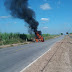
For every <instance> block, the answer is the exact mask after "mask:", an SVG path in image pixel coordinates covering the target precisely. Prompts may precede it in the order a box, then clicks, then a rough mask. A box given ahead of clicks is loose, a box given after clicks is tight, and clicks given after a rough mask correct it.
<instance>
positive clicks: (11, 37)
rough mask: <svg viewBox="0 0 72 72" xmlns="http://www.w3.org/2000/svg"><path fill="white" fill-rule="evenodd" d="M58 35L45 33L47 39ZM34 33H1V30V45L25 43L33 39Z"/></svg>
mask: <svg viewBox="0 0 72 72" xmlns="http://www.w3.org/2000/svg"><path fill="white" fill-rule="evenodd" d="M56 36H58V35H50V34H43V37H44V39H45V40H47V39H51V38H54V37H56ZM34 37H35V36H34V35H30V34H20V33H1V32H0V45H7V44H16V43H23V42H25V41H26V40H28V41H31V39H32V38H34Z"/></svg>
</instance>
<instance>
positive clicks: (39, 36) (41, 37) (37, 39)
mask: <svg viewBox="0 0 72 72" xmlns="http://www.w3.org/2000/svg"><path fill="white" fill-rule="evenodd" d="M36 35H37V37H38V38H36V37H35V40H36V42H44V38H43V36H41V35H39V33H38V32H36Z"/></svg>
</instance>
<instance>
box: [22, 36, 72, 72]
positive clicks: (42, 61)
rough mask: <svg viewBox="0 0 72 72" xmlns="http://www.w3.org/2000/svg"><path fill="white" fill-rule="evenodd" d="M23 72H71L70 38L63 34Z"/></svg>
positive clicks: (71, 50) (71, 43)
mask: <svg viewBox="0 0 72 72" xmlns="http://www.w3.org/2000/svg"><path fill="white" fill-rule="evenodd" d="M23 72H72V38H71V37H70V36H65V38H64V39H63V40H61V41H60V42H57V43H56V44H54V45H53V46H52V47H51V50H49V51H48V52H47V53H46V54H44V55H43V56H42V57H41V58H39V59H38V60H37V61H36V62H34V63H33V64H32V65H31V66H29V67H28V68H26V69H25V70H24V71H23Z"/></svg>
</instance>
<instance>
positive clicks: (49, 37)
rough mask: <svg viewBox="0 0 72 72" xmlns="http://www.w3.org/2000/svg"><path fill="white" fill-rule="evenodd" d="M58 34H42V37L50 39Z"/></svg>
mask: <svg viewBox="0 0 72 72" xmlns="http://www.w3.org/2000/svg"><path fill="white" fill-rule="evenodd" d="M58 36H60V35H57V34H56V35H50V34H43V37H44V39H45V40H48V39H52V38H54V37H58Z"/></svg>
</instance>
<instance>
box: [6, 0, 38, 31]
mask: <svg viewBox="0 0 72 72" xmlns="http://www.w3.org/2000/svg"><path fill="white" fill-rule="evenodd" d="M5 7H6V8H7V9H8V10H9V11H10V14H11V15H12V16H13V17H15V18H20V19H23V20H24V21H25V22H26V23H27V24H28V25H29V28H30V29H31V30H32V31H33V32H36V31H37V27H38V25H39V23H38V22H37V21H36V20H35V13H34V11H33V10H32V9H30V8H29V6H28V0H6V1H5Z"/></svg>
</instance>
